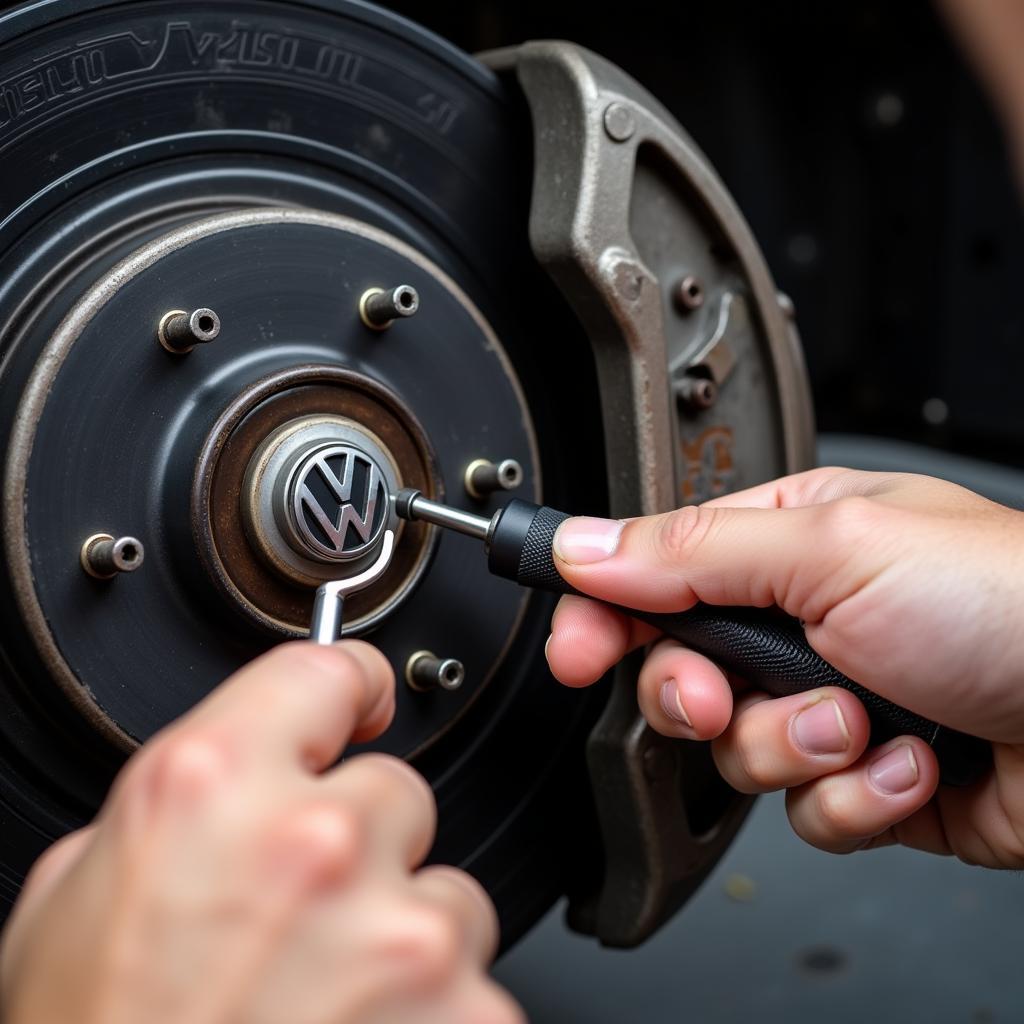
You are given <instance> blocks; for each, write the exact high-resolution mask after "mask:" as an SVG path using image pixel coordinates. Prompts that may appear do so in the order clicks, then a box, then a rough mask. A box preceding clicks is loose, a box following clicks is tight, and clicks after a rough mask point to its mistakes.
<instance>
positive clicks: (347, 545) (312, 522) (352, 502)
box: [289, 444, 388, 562]
mask: <svg viewBox="0 0 1024 1024" xmlns="http://www.w3.org/2000/svg"><path fill="white" fill-rule="evenodd" d="M289 506H290V508H289V511H290V513H291V517H292V522H293V524H294V526H295V530H296V532H297V533H298V536H299V537H300V538H301V540H302V542H303V544H304V545H305V546H306V547H307V548H308V549H309V551H310V553H311V554H313V556H314V557H316V558H319V559H321V560H326V561H330V562H347V561H350V560H351V559H354V558H359V557H360V556H361V555H365V554H366V553H367V551H369V550H370V549H371V548H372V547H373V546H374V545H375V544H376V543H377V541H379V540H380V538H381V535H382V534H383V533H384V529H385V526H386V525H387V518H388V490H387V484H386V482H385V480H384V474H383V473H382V472H381V470H380V467H379V466H378V465H377V463H376V462H374V461H373V459H371V458H370V456H369V455H367V454H366V453H365V452H363V451H360V450H359V449H358V448H354V447H352V446H351V445H346V444H334V445H328V446H327V447H321V448H317V449H316V450H314V451H313V452H311V453H310V454H308V455H307V456H306V457H305V458H303V459H302V460H301V461H300V462H299V464H298V465H297V466H296V468H295V472H294V474H293V476H292V479H291V487H290V491H289Z"/></svg>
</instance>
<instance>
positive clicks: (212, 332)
mask: <svg viewBox="0 0 1024 1024" xmlns="http://www.w3.org/2000/svg"><path fill="white" fill-rule="evenodd" d="M218 334H220V317H219V316H217V314H216V313H214V311H213V310H212V309H207V308H206V307H205V306H204V307H203V308H202V309H196V310H193V311H192V312H191V313H189V312H188V310H185V309H172V310H171V311H170V312H169V313H165V314H164V316H163V318H162V319H161V320H160V326H159V327H158V328H157V338H158V339H159V340H160V344H161V345H163V347H164V348H165V349H167V351H168V352H173V353H174V354H175V355H176V356H183V355H187V354H188V353H189V352H191V351H192V349H194V348H195V347H196V345H206V344H208V343H209V342H211V341H213V340H214V339H215V338H216V337H217V335H218Z"/></svg>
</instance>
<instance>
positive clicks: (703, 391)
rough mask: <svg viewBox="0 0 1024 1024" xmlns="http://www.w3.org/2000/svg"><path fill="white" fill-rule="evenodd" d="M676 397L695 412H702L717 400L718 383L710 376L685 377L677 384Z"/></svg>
mask: <svg viewBox="0 0 1024 1024" xmlns="http://www.w3.org/2000/svg"><path fill="white" fill-rule="evenodd" d="M676 398H677V399H678V400H679V401H680V402H682V403H683V404H684V405H686V406H687V407H689V408H690V409H692V410H694V411H695V412H701V411H703V410H704V409H710V408H711V406H713V405H714V404H715V402H716V401H717V399H718V385H717V384H716V383H715V382H714V381H713V380H710V379H709V378H708V377H691V376H687V377H683V379H682V380H680V381H679V382H678V383H677V384H676Z"/></svg>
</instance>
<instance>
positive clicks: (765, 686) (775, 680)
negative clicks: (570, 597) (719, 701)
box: [492, 502, 992, 785]
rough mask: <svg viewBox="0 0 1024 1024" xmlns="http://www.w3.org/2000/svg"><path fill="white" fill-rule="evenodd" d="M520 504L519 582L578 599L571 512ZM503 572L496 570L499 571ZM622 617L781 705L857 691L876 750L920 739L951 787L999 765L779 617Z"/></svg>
mask: <svg viewBox="0 0 1024 1024" xmlns="http://www.w3.org/2000/svg"><path fill="white" fill-rule="evenodd" d="M515 504H516V506H517V508H516V510H515V513H516V514H515V515H511V516H509V527H510V530H509V531H508V532H506V533H505V535H504V536H501V537H500V545H501V547H502V548H503V549H504V550H505V551H506V552H507V551H508V550H510V549H511V548H513V546H518V547H519V551H520V557H519V564H518V567H517V570H516V572H515V576H514V579H515V580H516V582H517V583H520V584H521V585H523V586H525V587H533V588H536V589H540V590H548V591H551V592H554V593H558V594H574V593H578V591H576V590H575V589H574V588H573V587H571V586H569V584H568V583H566V581H565V580H564V579H563V578H562V577H561V575H560V574H559V572H558V570H557V569H556V568H555V563H554V558H553V556H552V542H553V540H554V536H555V531H556V530H557V529H558V526H559V524H560V523H562V522H563V521H564V520H566V519H568V518H569V517H568V516H567V515H566V514H565V513H564V512H558V511H556V510H555V509H551V508H545V507H541V508H538V509H537V511H536V514H535V515H534V516H533V517H532V520H530V519H529V518H528V517H527V516H526V515H524V513H525V512H526V509H525V508H523V507H522V506H524V505H526V503H525V502H522V503H520V502H516V503H515ZM502 518H503V519H504V517H502ZM527 523H528V524H529V525H528V526H527ZM513 525H514V529H513ZM501 526H502V522H501V521H499V524H498V528H497V531H496V537H495V541H499V536H498V535H499V534H501V533H502V530H501ZM524 533H525V536H524ZM512 534H515V535H514V536H513V535H512ZM497 568H498V567H496V566H494V565H493V564H492V569H497ZM501 570H502V571H499V574H500V575H507V576H510V577H511V576H512V573H511V571H510V570H511V565H508V564H507V561H506V564H505V565H503V566H501ZM621 610H622V611H623V612H625V613H626V614H627V615H630V616H632V617H633V618H635V619H640V620H641V621H643V622H648V623H650V624H651V625H652V626H654V627H656V628H657V629H659V630H660V631H661V632H662V633H664V634H665V635H666V636H670V637H673V638H674V639H676V640H678V641H679V642H680V643H682V644H685V645H686V646H687V647H691V648H693V649H694V650H696V651H699V652H700V653H701V654H705V655H707V656H708V657H709V658H711V659H713V660H714V661H715V662H716V663H717V664H718V665H720V666H721V667H722V668H724V669H725V670H726V671H727V672H733V673H735V674H736V675H738V676H741V677H742V678H743V679H745V680H746V681H747V682H749V683H750V684H751V685H753V686H756V687H758V688H759V689H762V690H764V691H765V692H767V693H770V694H771V695H772V696H774V697H786V696H789V695H790V694H794V693H802V692H804V691H805V690H813V689H817V688H818V687H820V686H841V687H842V688H843V689H845V690H849V691H850V692H851V693H853V694H855V695H856V696H857V697H858V698H859V699H860V701H861V702H862V703H863V704H864V706H865V708H866V709H867V712H868V716H869V718H870V720H871V741H872V743H873V744H877V743H883V742H885V741H886V740H888V739H892V738H893V737H895V736H907V735H910V736H919V737H920V738H921V739H923V740H924V741H925V742H926V743H929V744H931V745H932V747H933V748H934V749H935V752H936V754H937V755H938V758H939V764H940V767H941V776H942V781H943V782H945V783H947V784H950V785H966V784H968V783H970V782H973V781H974V780H976V779H977V778H978V777H980V776H981V775H982V774H983V773H984V772H985V771H986V770H987V768H988V767H989V765H990V764H991V759H992V750H991V746H990V745H989V744H988V743H986V742H985V741H983V740H979V739H977V738H976V737H974V736H968V735H966V734H964V733H961V732H957V731H956V730H954V729H947V728H945V727H944V726H940V725H937V724H936V723H935V722H931V721H929V720H928V719H927V718H922V717H921V716H920V715H915V714H914V713H913V712H912V711H907V710H906V708H902V707H900V706H899V705H897V704H893V703H892V702H891V701H887V700H884V699H883V698H882V697H879V696H878V694H876V693H872V692H871V691H870V690H866V689H864V687H863V686H860V685H859V684H858V683H855V682H854V681H853V680H852V679H849V678H847V677H846V676H845V675H843V674H842V673H841V672H840V671H839V670H838V669H836V668H834V667H833V666H832V665H830V664H829V663H828V662H827V661H826V660H825V659H824V658H822V657H821V655H820V654H818V653H817V652H816V651H815V650H814V649H813V648H812V647H811V646H810V644H809V643H808V642H807V638H806V636H805V635H804V630H803V627H802V626H801V624H800V623H799V622H798V621H797V620H796V619H793V618H791V617H790V616H788V615H785V614H783V613H781V612H779V611H778V610H777V609H759V608H728V609H726V608H718V607H714V608H713V607H710V606H708V605H697V607H695V608H693V609H691V610H690V611H687V612H679V613H669V614H659V613H654V612H641V611H636V610H634V609H629V608H622V609H621Z"/></svg>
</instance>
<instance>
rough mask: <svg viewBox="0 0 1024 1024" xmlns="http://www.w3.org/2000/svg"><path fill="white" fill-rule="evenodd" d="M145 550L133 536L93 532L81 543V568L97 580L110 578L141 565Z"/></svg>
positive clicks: (133, 570)
mask: <svg viewBox="0 0 1024 1024" xmlns="http://www.w3.org/2000/svg"><path fill="white" fill-rule="evenodd" d="M145 557H146V551H145V549H144V548H143V546H142V542H141V541H139V540H136V539H135V538H134V537H117V538H114V537H112V536H111V535H110V534H109V533H94V534H93V535H92V536H91V537H90V538H89V539H88V540H87V541H86V542H85V543H84V544H83V545H82V554H81V562H82V568H83V569H84V570H85V571H86V572H87V573H88V574H89V575H90V576H95V577H96V579H99V580H109V579H112V578H113V577H114V576H116V575H117V574H118V573H120V572H135V570H136V569H138V568H139V566H141V565H142V560H143V559H144V558H145Z"/></svg>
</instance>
